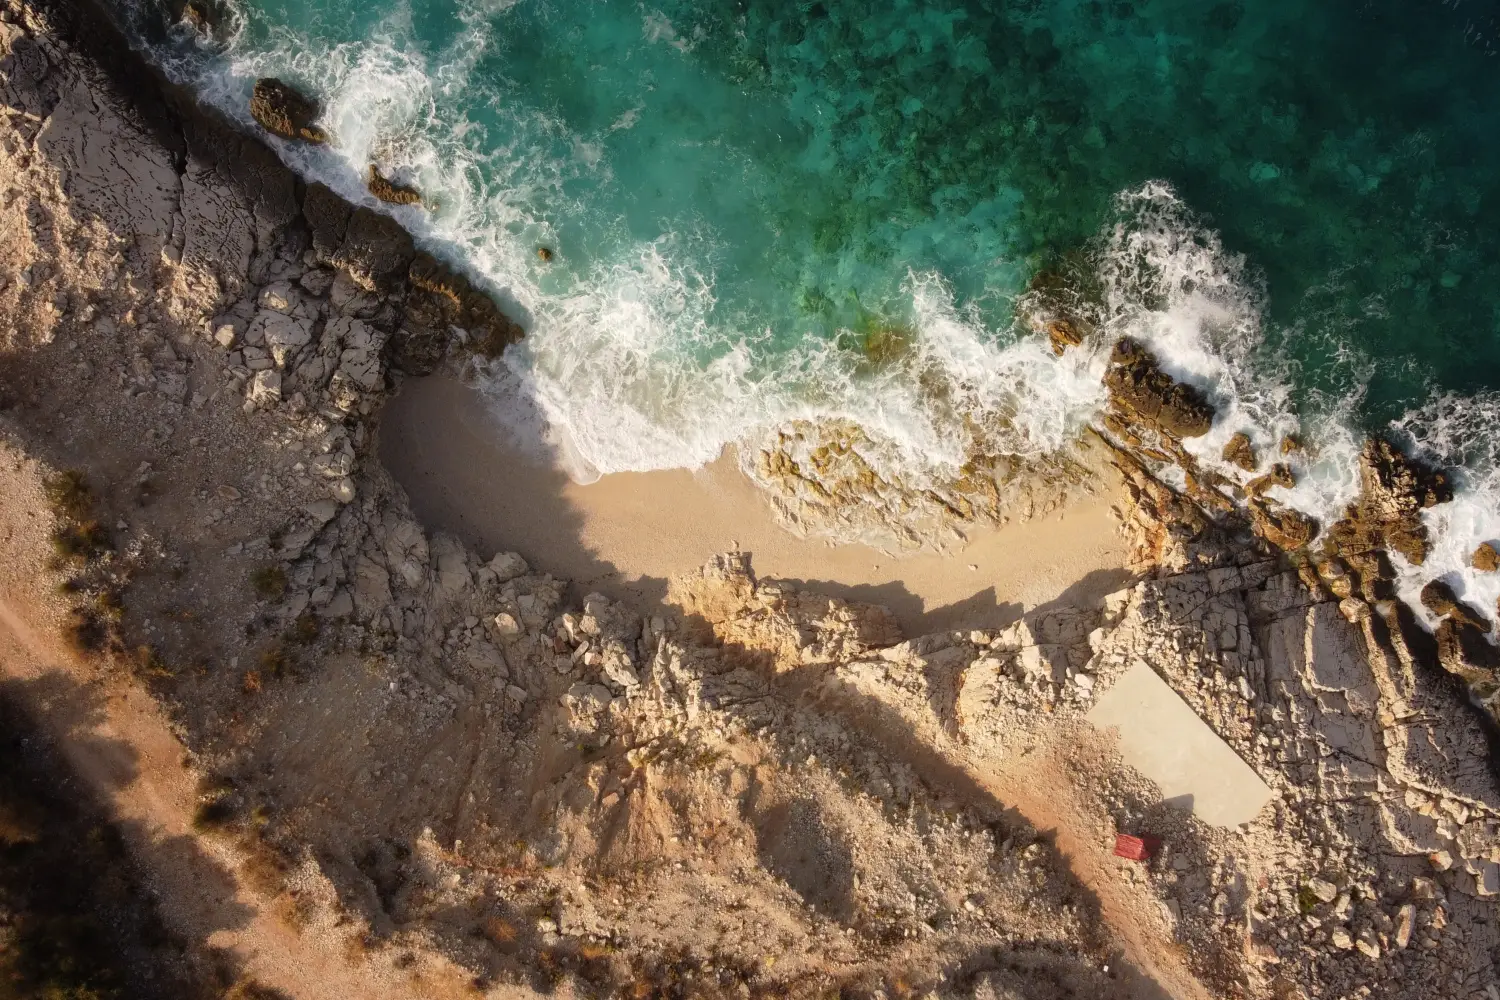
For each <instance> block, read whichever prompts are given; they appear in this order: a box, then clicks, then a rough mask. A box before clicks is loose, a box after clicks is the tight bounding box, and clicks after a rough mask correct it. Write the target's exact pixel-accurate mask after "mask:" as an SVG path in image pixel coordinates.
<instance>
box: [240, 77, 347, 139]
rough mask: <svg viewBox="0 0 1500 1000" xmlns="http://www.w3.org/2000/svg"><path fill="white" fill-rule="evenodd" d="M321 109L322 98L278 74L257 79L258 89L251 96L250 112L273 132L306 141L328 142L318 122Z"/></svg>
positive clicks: (262, 126) (262, 125)
mask: <svg viewBox="0 0 1500 1000" xmlns="http://www.w3.org/2000/svg"><path fill="white" fill-rule="evenodd" d="M319 112H320V109H319V107H318V102H317V101H314V100H313V99H311V98H309V97H307V96H305V95H303V94H302V93H301V92H299V91H298V90H297V88H295V87H293V86H292V85H291V84H288V83H283V82H282V81H281V80H278V79H276V78H275V77H264V78H262V79H259V80H256V81H255V90H254V92H253V93H252V94H251V96H250V115H251V117H253V118H254V119H255V120H256V122H257V123H259V125H260V127H261V128H263V129H265V130H266V131H267V132H270V133H271V134H272V135H276V136H280V137H281V138H283V139H293V140H300V141H302V142H313V143H323V142H327V141H328V134H327V133H326V132H324V131H323V130H322V129H321V128H319V127H318V126H317V125H315V124H314V122H316V121H317V118H318V114H319Z"/></svg>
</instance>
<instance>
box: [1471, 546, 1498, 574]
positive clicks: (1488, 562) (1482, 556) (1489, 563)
mask: <svg viewBox="0 0 1500 1000" xmlns="http://www.w3.org/2000/svg"><path fill="white" fill-rule="evenodd" d="M1469 565H1471V566H1473V567H1474V568H1475V569H1477V570H1479V572H1481V573H1493V572H1495V570H1497V569H1500V550H1497V549H1496V548H1495V546H1494V544H1493V543H1491V542H1482V543H1481V544H1480V546H1479V548H1477V549H1475V550H1474V555H1473V557H1472V558H1470V559H1469Z"/></svg>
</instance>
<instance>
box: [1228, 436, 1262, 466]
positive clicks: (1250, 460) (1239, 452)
mask: <svg viewBox="0 0 1500 1000" xmlns="http://www.w3.org/2000/svg"><path fill="white" fill-rule="evenodd" d="M1223 457H1224V461H1226V462H1229V463H1230V464H1232V465H1238V466H1239V467H1240V468H1242V469H1244V470H1245V471H1246V472H1254V471H1255V464H1256V463H1255V446H1254V445H1252V444H1251V443H1250V435H1249V434H1246V433H1245V432H1244V431H1240V432H1238V433H1237V434H1235V436H1234V437H1232V438H1230V439H1229V443H1228V444H1226V445H1225V446H1224V452H1223Z"/></svg>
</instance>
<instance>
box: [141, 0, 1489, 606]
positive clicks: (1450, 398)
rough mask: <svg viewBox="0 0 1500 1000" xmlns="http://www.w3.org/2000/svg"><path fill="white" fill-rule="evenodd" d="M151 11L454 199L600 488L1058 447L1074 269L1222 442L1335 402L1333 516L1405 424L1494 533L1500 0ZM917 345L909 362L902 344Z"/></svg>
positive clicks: (195, 62) (296, 155)
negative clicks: (692, 469)
mask: <svg viewBox="0 0 1500 1000" xmlns="http://www.w3.org/2000/svg"><path fill="white" fill-rule="evenodd" d="M121 2H122V3H124V2H126V0H121ZM137 3H146V4H147V5H146V6H139V5H137V6H132V7H130V8H129V9H128V10H126V11H125V15H126V17H127V18H128V19H130V20H131V23H132V24H134V25H135V26H136V29H137V31H138V33H139V37H141V38H143V39H147V40H148V41H149V43H150V44H151V46H152V49H153V51H154V53H155V55H156V57H157V58H158V59H159V60H160V61H162V62H163V64H164V65H167V66H169V67H170V68H171V72H172V73H173V74H174V75H176V76H178V77H179V78H180V79H184V80H188V81H190V82H192V83H193V84H195V85H196V86H197V87H198V88H199V89H200V91H201V92H202V93H203V94H204V95H205V97H206V98H207V99H209V100H212V101H214V102H216V103H218V104H220V105H221V106H223V107H225V108H226V109H230V110H231V111H233V112H234V113H235V114H237V115H239V116H240V117H244V111H243V107H244V103H245V100H246V98H247V96H248V93H249V89H250V86H251V83H252V81H253V79H254V78H255V77H256V76H263V75H275V76H280V77H283V78H285V79H287V80H289V81H292V82H294V83H296V84H298V85H299V86H301V87H303V88H305V89H306V90H307V91H309V92H311V93H313V94H316V95H317V96H318V97H319V98H320V99H321V100H322V101H323V102H324V104H325V108H326V111H325V116H324V122H325V124H326V125H327V126H328V128H329V130H330V132H331V133H332V135H333V136H334V138H335V145H334V148H332V149H329V150H308V149H292V148H288V149H286V150H284V152H283V155H284V156H286V157H287V159H288V160H289V162H292V163H293V164H294V165H296V166H297V167H298V168H299V169H301V170H303V171H304V172H305V173H307V174H309V175H317V176H319V177H321V178H322V179H325V180H327V181H329V182H330V183H332V184H333V185H334V186H336V187H338V188H339V189H340V190H342V191H344V192H345V193H347V194H349V195H351V196H359V195H360V194H361V191H362V187H361V180H362V177H363V174H364V171H365V169H366V167H367V165H368V164H369V163H370V162H375V163H379V164H380V165H381V166H382V167H383V168H384V169H386V170H388V171H394V172H395V173H396V174H397V176H399V177H401V178H403V179H406V180H409V181H411V182H414V183H416V184H417V185H418V186H419V187H420V188H421V189H423V190H424V191H425V192H427V193H428V194H429V196H430V197H432V198H433V199H435V200H436V202H437V203H438V204H437V208H436V210H435V211H434V212H432V213H431V214H428V213H426V212H424V211H423V210H420V209H402V210H399V211H398V213H397V214H398V215H399V216H400V217H401V218H403V220H404V221H406V222H408V224H409V225H411V226H412V227H413V228H414V229H415V230H416V231H417V232H418V233H419V234H421V235H422V237H423V239H424V240H425V241H426V242H427V243H428V244H429V245H430V246H431V247H433V248H434V249H436V250H438V251H439V252H441V253H443V254H444V255H446V256H448V257H449V258H450V259H452V260H454V261H457V262H460V263H463V264H464V265H465V266H467V267H469V268H470V269H471V270H472V271H473V272H474V273H476V274H477V275H479V276H481V277H483V278H485V279H487V281H488V282H489V283H490V285H491V287H492V288H493V289H494V290H496V291H498V292H499V293H500V294H501V295H502V296H503V297H505V298H506V299H507V300H508V301H510V302H511V303H512V305H513V306H514V308H515V309H516V310H517V312H518V313H519V314H520V315H521V316H522V318H524V320H525V323H526V325H527V326H528V328H529V333H528V337H527V340H526V341H525V342H524V343H523V344H522V345H521V346H520V348H519V349H517V350H515V351H514V352H513V354H512V356H510V357H509V358H507V365H508V367H507V370H506V372H505V373H503V376H501V380H502V381H504V382H506V383H507V385H508V386H509V389H508V391H516V390H519V391H520V392H521V393H523V394H524V395H526V396H527V397H528V398H529V399H530V400H531V401H532V403H533V404H534V405H535V407H536V409H537V410H538V411H539V412H540V413H541V415H542V416H543V417H544V418H545V419H546V420H548V421H549V422H550V423H551V424H552V425H553V426H554V427H555V428H558V429H560V430H561V432H562V433H563V434H564V435H565V436H566V437H567V439H568V440H569V442H570V445H571V447H572V449H573V453H574V455H575V458H576V460H577V467H578V468H579V469H581V470H583V472H584V473H588V472H608V471H612V470H616V469H627V468H659V467H668V466H673V465H695V464H699V463H701V462H703V461H706V460H707V459H709V458H711V457H713V456H714V455H715V454H717V452H718V450H719V448H720V447H721V446H722V445H724V444H725V443H729V442H733V441H737V440H743V439H746V438H753V437H754V436H755V435H757V434H761V433H764V432H766V430H767V429H769V428H774V427H775V426H777V425H779V424H782V423H784V422H785V421H787V420H789V419H793V418H797V417H812V418H828V417H846V418H850V419H853V420H856V421H857V422H859V423H861V424H862V425H863V426H865V427H866V428H867V429H868V430H869V431H870V433H871V436H872V440H873V441H874V442H875V443H874V444H872V448H873V449H875V450H877V451H878V452H879V455H878V456H877V457H878V459H879V461H880V462H882V463H884V464H885V465H887V466H889V467H899V470H900V471H903V472H905V473H908V474H911V475H915V476H918V477H920V476H921V475H922V474H924V473H926V472H931V471H932V470H935V469H940V468H944V467H947V468H951V467H953V466H955V465H956V464H957V463H959V462H961V461H962V460H963V457H964V455H965V452H966V449H969V448H972V447H973V446H974V443H975V434H976V432H975V430H974V428H976V427H979V428H982V429H983V437H984V439H985V441H986V442H987V446H989V447H991V448H994V447H997V446H998V447H999V448H1000V449H1001V450H1005V449H1007V448H1008V449H1010V450H1013V451H1016V452H1035V451H1038V450H1044V449H1047V448H1051V447H1056V446H1057V445H1059V444H1060V443H1062V442H1063V441H1064V440H1066V439H1067V438H1068V437H1069V436H1070V435H1071V434H1072V433H1073V432H1075V431H1076V429H1077V428H1078V426H1080V425H1081V424H1082V422H1084V421H1085V420H1087V419H1088V417H1089V416H1090V415H1091V414H1092V413H1093V412H1094V410H1095V408H1096V407H1097V405H1098V402H1099V395H1098V388H1097V381H1096V378H1095V377H1094V376H1097V370H1098V366H1099V363H1100V360H1099V358H1097V357H1094V358H1092V359H1080V358H1073V359H1069V360H1065V361H1064V362H1061V363H1059V362H1056V361H1054V360H1053V359H1052V358H1051V356H1050V354H1048V353H1047V352H1046V351H1045V350H1043V349H1042V348H1041V347H1040V346H1039V345H1038V343H1037V341H1036V339H1035V337H1033V336H1031V335H1029V334H1027V333H1026V332H1025V331H1023V330H1020V329H1018V328H1017V324H1015V323H1014V322H1013V319H1014V316H1013V313H1014V311H1015V298H1016V296H1017V295H1018V294H1020V293H1022V292H1023V291H1024V290H1025V289H1026V287H1027V284H1028V282H1029V281H1031V279H1032V278H1033V277H1034V276H1035V275H1036V274H1037V273H1038V272H1039V271H1041V270H1043V269H1048V268H1054V267H1057V266H1060V265H1067V266H1070V267H1072V268H1073V273H1075V274H1077V273H1086V274H1087V275H1088V276H1089V281H1090V282H1091V283H1092V287H1094V288H1095V290H1096V291H1097V292H1099V293H1100V294H1101V295H1102V296H1103V300H1104V302H1105V309H1104V313H1103V321H1104V325H1105V326H1106V328H1107V329H1108V330H1110V331H1113V332H1131V333H1134V334H1135V335H1137V336H1141V337H1143V338H1144V339H1146V340H1147V341H1149V342H1150V343H1151V344H1152V345H1153V346H1154V347H1155V348H1156V350H1157V351H1158V352H1159V353H1160V354H1162V355H1163V357H1164V358H1165V359H1166V360H1167V362H1168V364H1169V366H1170V367H1171V368H1172V369H1173V370H1174V371H1176V372H1177V373H1178V374H1179V375H1182V376H1184V377H1188V378H1191V379H1193V380H1195V381H1197V382H1199V384H1202V385H1204V386H1205V387H1207V388H1208V389H1210V391H1211V392H1212V393H1213V395H1214V397H1215V400H1216V402H1218V403H1219V406H1220V412H1221V420H1220V423H1219V425H1218V426H1217V427H1216V428H1215V432H1214V433H1213V434H1212V435H1210V436H1209V438H1208V439H1205V440H1204V441H1202V442H1200V444H1199V446H1198V447H1199V448H1200V450H1201V451H1202V452H1203V453H1204V454H1205V455H1216V453H1217V451H1216V450H1217V448H1218V447H1219V446H1220V445H1221V444H1222V441H1223V440H1225V439H1227V437H1228V436H1229V434H1231V433H1233V432H1234V431H1235V430H1237V429H1242V428H1243V429H1254V430H1255V432H1256V436H1257V439H1258V440H1261V441H1262V442H1263V443H1266V444H1269V443H1270V442H1271V441H1272V440H1274V435H1275V434H1278V433H1279V432H1280V431H1283V430H1287V429H1291V428H1292V427H1294V426H1296V425H1297V424H1298V423H1299V422H1300V424H1301V425H1302V427H1303V429H1304V431H1307V432H1309V433H1312V434H1314V435H1316V436H1320V437H1321V438H1322V439H1323V441H1324V445H1325V446H1324V448H1323V449H1322V452H1321V454H1320V457H1319V458H1318V459H1316V460H1314V461H1313V462H1312V463H1311V464H1310V466H1309V467H1308V468H1307V469H1305V470H1303V471H1304V473H1305V474H1304V483H1303V484H1302V485H1301V486H1299V487H1298V489H1297V490H1295V491H1292V492H1291V493H1289V494H1287V496H1286V499H1288V500H1290V501H1292V502H1295V503H1297V504H1298V505H1299V506H1303V507H1304V508H1306V509H1310V510H1312V511H1313V512H1315V513H1319V514H1321V515H1325V516H1326V515H1327V514H1328V513H1330V512H1331V511H1332V510H1334V509H1335V508H1336V507H1337V505H1338V504H1339V503H1341V502H1343V501H1344V500H1347V498H1348V496H1349V495H1350V492H1351V490H1352V489H1353V480H1352V473H1351V470H1352V454H1353V448H1354V442H1355V440H1356V436H1357V434H1358V432H1359V431H1361V430H1365V429H1370V428H1375V427H1381V426H1385V425H1387V423H1388V422H1390V421H1396V422H1397V425H1398V427H1399V428H1400V429H1403V430H1404V431H1405V432H1406V433H1408V434H1409V436H1410V439H1411V440H1412V441H1414V442H1415V443H1417V444H1418V445H1420V446H1422V447H1425V448H1427V449H1428V450H1430V451H1432V452H1433V453H1435V454H1436V455H1438V456H1439V457H1441V458H1442V459H1444V460H1446V461H1450V462H1455V463H1458V464H1461V465H1463V466H1465V467H1466V468H1467V470H1468V479H1467V485H1466V494H1465V497H1466V500H1465V501H1464V502H1463V503H1461V504H1459V505H1456V507H1455V511H1456V512H1449V513H1445V514H1443V515H1441V516H1442V517H1445V518H1448V519H1449V522H1451V523H1448V522H1445V523H1444V524H1443V525H1441V526H1438V527H1440V528H1441V530H1442V532H1443V534H1444V537H1445V538H1447V539H1448V540H1449V541H1448V543H1447V548H1442V547H1440V553H1439V554H1438V556H1437V557H1435V561H1434V563H1433V564H1431V565H1430V566H1429V567H1428V571H1429V575H1431V570H1432V568H1433V566H1442V567H1448V568H1452V569H1454V570H1455V571H1456V567H1457V566H1458V565H1459V564H1461V563H1462V561H1463V560H1462V558H1461V556H1462V554H1461V553H1460V552H1459V549H1460V548H1461V547H1463V546H1468V547H1469V549H1472V547H1473V544H1477V541H1478V540H1482V539H1483V538H1485V537H1495V536H1500V508H1497V506H1496V496H1497V494H1500V473H1497V471H1496V465H1497V463H1496V461H1495V454H1494V450H1493V448H1494V446H1493V445H1492V444H1491V443H1490V442H1491V439H1492V438H1493V437H1494V436H1495V434H1494V433H1493V432H1496V431H1500V403H1497V397H1496V396H1495V395H1494V390H1495V389H1497V388H1500V60H1497V59H1496V58H1495V46H1496V38H1497V36H1500V27H1497V22H1496V20H1495V17H1494V16H1493V15H1491V14H1490V13H1489V10H1490V7H1489V6H1488V5H1484V4H1480V3H1478V2H1475V0H1446V2H1425V0H1412V2H1406V3H1395V2H1383V3H1382V2H1373V0H1370V2H1365V0H1359V2H1356V0H1319V2H1316V3H1314V2H1311V0H1277V2H1260V3H1244V2H1232V0H1229V2H1219V3H1216V2H1213V0H1114V2H1106V0H1087V2H1083V0H1031V2H1001V0H987V2H984V0H970V2H954V0H938V2H914V0H894V2H882V3H857V2H854V0H819V2H805V0H799V2H785V0H737V2H718V3H706V2H703V0H650V2H646V3H635V2H625V0H592V2H583V0H364V2H354V0H313V2H297V3H293V2H290V0H235V2H233V3H226V4H223V5H221V7H220V11H221V19H222V27H221V32H220V34H221V37H220V39H219V40H218V41H217V42H216V43H214V44H211V45H205V44H202V43H201V42H200V43H195V42H193V41H192V40H191V39H190V37H189V33H188V32H186V31H185V30H181V29H178V30H176V31H175V32H164V31H163V30H162V28H161V25H162V24H163V23H165V21H166V20H167V18H166V17H165V16H164V14H163V13H162V12H161V11H159V10H157V9H155V8H153V7H151V6H150V5H149V4H150V0H137ZM543 245H545V246H548V247H550V248H552V249H553V250H554V251H555V252H556V256H555V257H554V259H553V261H552V262H551V263H548V264H544V263H542V262H540V261H539V260H538V259H537V257H536V254H535V250H536V248H537V247H538V246H543ZM888 330H899V331H902V336H903V337H905V338H907V339H909V340H910V341H911V342H912V348H911V351H910V352H909V353H908V354H907V355H906V356H904V357H903V358H902V359H901V360H900V362H899V363H897V364H894V365H890V364H888V365H872V364H871V363H870V362H869V361H868V359H867V358H866V357H865V355H864V353H863V352H862V351H861V350H859V347H860V345H861V344H863V343H864V342H865V341H866V340H867V339H868V338H870V337H871V336H879V334H880V332H881V331H888ZM1435 516H1438V515H1435ZM1448 549H1451V550H1452V551H1448ZM1450 564H1451V566H1450ZM1458 582H1459V583H1460V585H1461V586H1462V585H1469V586H1475V587H1479V588H1480V589H1481V590H1484V589H1485V588H1486V587H1487V586H1488V585H1486V584H1483V583H1479V582H1475V581H1472V580H1459V581H1458ZM1490 589H1500V585H1497V587H1495V588H1490ZM1485 592H1486V593H1487V591H1485ZM1494 596H1495V595H1494V594H1488V601H1489V603H1491V604H1493V601H1494Z"/></svg>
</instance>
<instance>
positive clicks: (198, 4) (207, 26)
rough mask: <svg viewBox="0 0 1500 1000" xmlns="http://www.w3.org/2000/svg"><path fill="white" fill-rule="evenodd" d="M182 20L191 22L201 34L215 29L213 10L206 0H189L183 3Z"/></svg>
mask: <svg viewBox="0 0 1500 1000" xmlns="http://www.w3.org/2000/svg"><path fill="white" fill-rule="evenodd" d="M180 20H183V21H186V22H187V23H188V24H191V25H192V26H193V27H194V28H195V29H196V30H197V31H198V33H199V34H203V35H206V34H208V33H209V32H210V31H212V30H213V27H214V25H213V12H212V11H210V10H209V8H208V4H207V3H205V2H204V0H187V3H185V4H183V5H182V16H181V18H180Z"/></svg>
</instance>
